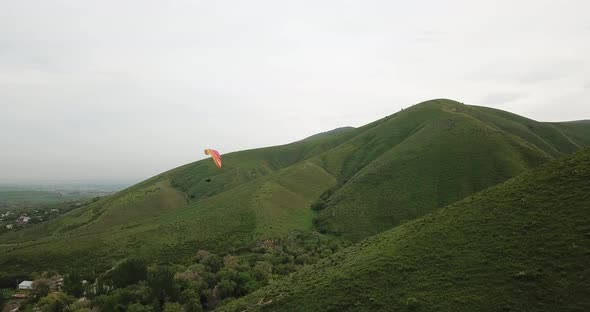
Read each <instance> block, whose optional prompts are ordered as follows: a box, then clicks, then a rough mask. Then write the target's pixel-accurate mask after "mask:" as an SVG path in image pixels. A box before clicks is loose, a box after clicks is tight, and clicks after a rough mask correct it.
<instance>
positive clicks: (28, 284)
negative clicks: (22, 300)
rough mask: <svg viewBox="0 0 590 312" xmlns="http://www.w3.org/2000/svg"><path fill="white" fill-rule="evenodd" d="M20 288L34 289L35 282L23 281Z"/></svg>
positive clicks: (19, 285)
mask: <svg viewBox="0 0 590 312" xmlns="http://www.w3.org/2000/svg"><path fill="white" fill-rule="evenodd" d="M18 289H28V290H31V289H33V282H32V281H22V282H20V284H18Z"/></svg>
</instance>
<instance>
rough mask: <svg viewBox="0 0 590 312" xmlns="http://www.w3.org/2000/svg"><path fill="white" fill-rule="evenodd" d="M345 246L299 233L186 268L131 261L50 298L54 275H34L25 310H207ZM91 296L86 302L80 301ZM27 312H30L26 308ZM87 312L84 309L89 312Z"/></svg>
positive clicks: (71, 283)
mask: <svg viewBox="0 0 590 312" xmlns="http://www.w3.org/2000/svg"><path fill="white" fill-rule="evenodd" d="M344 244H345V243H344V242H339V241H336V240H333V239H329V238H325V237H322V236H321V235H317V234H305V233H297V234H295V235H291V236H289V237H286V238H283V239H276V240H267V241H263V242H261V243H260V244H259V245H258V246H257V247H255V248H253V249H252V250H250V251H248V252H244V253H242V254H241V255H240V256H233V255H225V256H223V257H222V256H219V255H217V254H214V253H210V252H208V251H205V250H199V251H197V252H196V253H195V254H194V255H193V257H191V259H189V260H187V261H184V262H182V263H175V264H164V265H152V264H150V265H148V264H147V263H146V262H145V261H144V260H142V259H138V258H128V259H126V260H123V261H121V262H120V263H118V264H117V265H116V266H115V267H114V268H112V269H111V270H108V271H106V272H104V273H101V274H99V275H98V276H97V277H96V279H92V280H93V281H94V282H92V283H88V284H86V285H84V284H83V283H82V278H83V277H82V276H81V275H80V274H79V272H78V271H71V272H69V273H68V274H66V275H65V280H64V288H63V293H60V294H56V293H50V292H49V290H48V288H47V287H46V286H47V285H49V279H50V278H52V276H53V275H54V274H55V273H52V272H43V273H41V274H33V275H32V278H33V279H34V285H36V286H35V289H34V291H32V296H31V297H30V298H29V299H28V300H27V301H26V302H25V303H24V304H23V305H21V308H31V309H32V308H33V307H35V306H38V307H40V308H41V309H43V311H55V312H58V311H67V312H79V311H80V309H93V308H99V309H100V310H101V311H121V312H123V311H169V309H171V308H172V307H176V308H177V310H174V311H203V310H212V309H214V308H215V307H216V306H218V305H219V304H220V303H222V302H223V303H227V302H230V301H232V300H235V299H236V298H237V297H241V296H244V295H246V294H248V293H251V292H252V291H254V290H256V289H259V288H260V287H263V286H265V285H267V284H268V283H269V282H270V281H272V280H275V279H278V278H281V277H282V276H284V275H287V274H289V273H292V272H296V271H297V270H299V269H300V268H302V267H303V266H304V265H309V264H313V263H316V262H317V261H319V260H320V259H322V258H325V257H327V256H329V255H331V254H333V253H334V252H335V251H336V250H338V249H341V247H342V246H343V245H344ZM83 293H86V298H87V299H88V301H86V302H76V301H77V300H75V298H79V297H81V296H82V294H83ZM24 310H25V311H27V309H24ZM84 311H85V310H84Z"/></svg>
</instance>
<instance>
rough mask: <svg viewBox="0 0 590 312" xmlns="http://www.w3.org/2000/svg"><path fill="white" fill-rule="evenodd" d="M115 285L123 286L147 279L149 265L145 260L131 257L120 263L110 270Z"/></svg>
mask: <svg viewBox="0 0 590 312" xmlns="http://www.w3.org/2000/svg"><path fill="white" fill-rule="evenodd" d="M110 276H111V280H112V281H113V286H115V287H118V288H123V287H125V286H127V285H132V284H137V283H138V282H139V281H144V280H146V279H147V267H146V265H145V263H144V262H143V260H141V259H137V258H131V259H127V260H124V261H123V262H121V263H119V265H117V266H116V267H115V269H113V271H111V272H110Z"/></svg>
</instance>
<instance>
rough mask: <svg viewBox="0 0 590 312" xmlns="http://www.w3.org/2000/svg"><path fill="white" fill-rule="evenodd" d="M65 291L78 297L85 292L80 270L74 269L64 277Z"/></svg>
mask: <svg viewBox="0 0 590 312" xmlns="http://www.w3.org/2000/svg"><path fill="white" fill-rule="evenodd" d="M64 291H65V292H66V293H67V294H70V295H72V296H74V297H76V298H79V297H81V296H82V295H83V294H84V285H82V278H81V277H80V272H78V271H77V270H74V271H72V272H70V273H69V274H66V276H65V278H64Z"/></svg>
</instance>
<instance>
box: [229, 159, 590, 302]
mask: <svg viewBox="0 0 590 312" xmlns="http://www.w3.org/2000/svg"><path fill="white" fill-rule="evenodd" d="M589 209H590V149H585V150H583V151H581V152H578V153H576V154H575V155H574V156H572V157H566V158H564V159H561V160H558V161H553V162H551V163H549V164H546V165H544V166H542V167H540V168H537V169H534V170H532V171H530V172H527V173H525V174H523V175H521V176H518V177H516V178H513V179H511V180H509V181H507V182H505V183H503V184H500V185H498V186H495V187H492V188H490V189H487V190H485V191H483V192H480V193H477V194H474V195H472V196H469V197H467V198H466V199H464V200H462V201H459V202H457V203H455V204H453V205H450V206H447V207H445V208H443V209H438V210H436V211H435V212H433V213H431V214H429V215H427V216H425V217H423V218H419V219H417V220H414V221H411V222H408V223H406V224H404V225H402V226H399V227H397V228H395V229H393V230H389V231H387V232H385V233H382V234H380V235H377V236H374V237H371V238H369V239H366V240H363V241H361V242H359V243H358V244H356V245H354V246H352V247H350V248H347V249H345V250H343V251H342V252H339V253H337V254H334V255H332V256H330V257H329V258H327V259H324V260H323V261H321V262H320V263H318V264H317V265H313V266H308V267H306V268H303V269H302V270H301V271H299V272H297V273H295V274H293V275H291V276H289V277H288V278H285V279H282V280H279V281H277V282H275V283H273V284H271V285H269V286H268V287H266V288H263V289H261V290H259V291H257V292H255V293H253V294H251V295H248V296H247V297H245V298H243V299H240V300H238V301H237V302H233V303H231V304H229V305H227V306H225V307H222V308H220V309H219V310H220V311H587V310H588V309H590V298H589V297H588V289H590V272H589V271H588V263H590V243H589V238H588V235H589V234H590V232H589V231H590V227H589V224H590V211H589Z"/></svg>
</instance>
